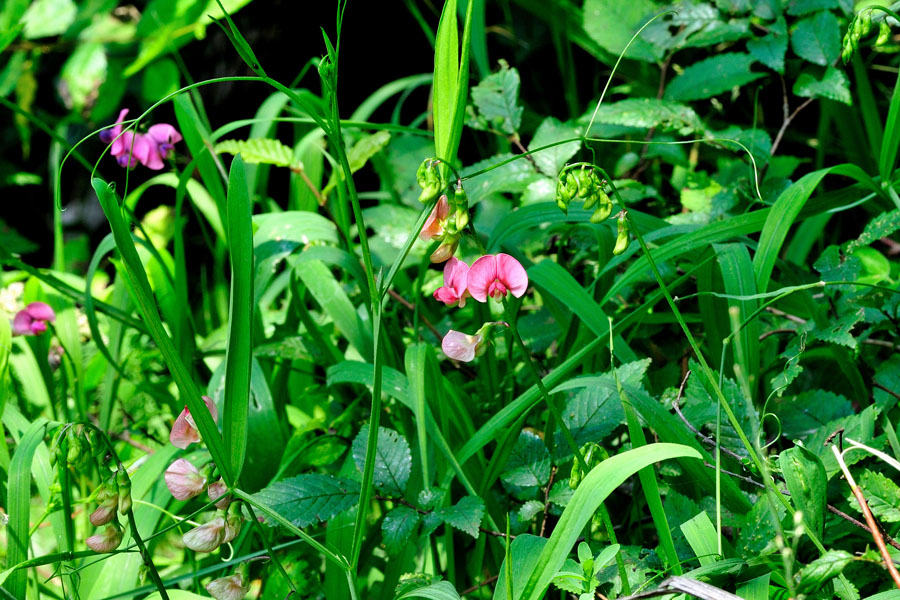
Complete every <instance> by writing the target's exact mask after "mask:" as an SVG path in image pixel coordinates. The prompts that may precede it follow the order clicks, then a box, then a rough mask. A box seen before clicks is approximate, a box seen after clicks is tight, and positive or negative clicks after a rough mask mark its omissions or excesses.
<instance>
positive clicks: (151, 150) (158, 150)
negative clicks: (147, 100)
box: [100, 108, 183, 171]
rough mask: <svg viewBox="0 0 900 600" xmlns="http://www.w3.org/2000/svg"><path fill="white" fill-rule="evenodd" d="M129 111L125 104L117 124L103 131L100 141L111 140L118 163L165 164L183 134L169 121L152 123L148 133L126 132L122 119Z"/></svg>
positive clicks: (152, 165) (129, 164)
mask: <svg viewBox="0 0 900 600" xmlns="http://www.w3.org/2000/svg"><path fill="white" fill-rule="evenodd" d="M127 115H128V109H127V108H123V109H122V110H121V111H120V112H119V117H118V119H117V120H116V125H115V127H112V128H110V129H104V130H103V131H101V132H100V141H101V142H103V143H104V144H112V146H111V147H110V149H109V153H110V154H112V155H113V156H114V157H115V158H116V160H117V161H118V162H119V166H122V167H128V168H131V167H134V166H135V165H137V164H138V163H141V164H142V165H144V166H145V167H147V168H148V169H152V170H154V171H159V170H160V169H162V168H163V166H164V164H163V160H165V159H166V158H167V157H168V156H169V153H170V152H172V150H173V149H174V147H175V144H176V143H177V142H180V141H181V140H182V139H183V138H182V137H181V134H180V133H178V131H177V130H176V129H175V128H174V127H172V126H171V125H169V124H168V123H159V124H157V125H153V126H151V127H150V129H149V130H148V131H147V133H146V134H144V133H135V132H133V131H125V132H124V133H123V132H122V121H124V120H125V117H126V116H127Z"/></svg>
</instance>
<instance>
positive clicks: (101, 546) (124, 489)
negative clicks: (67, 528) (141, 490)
mask: <svg viewBox="0 0 900 600" xmlns="http://www.w3.org/2000/svg"><path fill="white" fill-rule="evenodd" d="M97 500H98V501H99V505H98V506H97V508H96V510H94V512H92V513H91V516H90V521H91V525H93V526H94V527H103V529H102V530H101V531H99V532H97V533H95V534H94V535H92V536H91V537H89V538H88V539H87V540H85V543H86V544H87V545H88V548H90V549H91V550H93V551H94V552H112V551H113V550H115V549H116V548H118V547H119V545H120V544H121V543H122V536H123V533H124V530H123V528H122V526H121V525H120V524H119V519H118V517H117V516H116V515H117V514H120V515H126V514H127V513H128V511H129V510H131V478H130V477H128V472H127V471H126V470H125V469H123V468H119V470H117V471H116V472H115V473H113V474H111V475H110V476H109V479H107V480H106V481H105V482H104V483H103V485H101V486H100V488H99V489H98V490H97Z"/></svg>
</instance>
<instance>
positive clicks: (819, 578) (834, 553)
mask: <svg viewBox="0 0 900 600" xmlns="http://www.w3.org/2000/svg"><path fill="white" fill-rule="evenodd" d="M852 560H853V555H852V554H850V553H849V552H846V551H844V550H828V551H827V552H825V553H824V554H823V555H822V556H820V557H819V558H817V559H816V560H814V561H812V562H811V563H809V564H808V565H806V566H805V567H803V568H802V569H800V572H799V573H797V574H796V575H795V576H794V578H795V579H796V580H797V583H798V587H797V592H799V593H801V594H809V593H812V592H815V591H817V590H819V589H820V588H821V587H822V586H824V585H825V584H826V583H827V582H829V581H830V580H832V579H833V578H835V577H837V576H838V575H840V574H841V571H843V570H844V567H846V566H847V565H849V564H850V562H851V561H852Z"/></svg>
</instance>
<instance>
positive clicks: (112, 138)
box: [100, 108, 128, 156]
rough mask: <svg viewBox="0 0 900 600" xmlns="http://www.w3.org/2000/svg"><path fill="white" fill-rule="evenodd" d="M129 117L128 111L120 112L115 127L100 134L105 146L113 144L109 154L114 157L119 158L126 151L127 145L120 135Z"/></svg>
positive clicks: (124, 109) (125, 109)
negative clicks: (124, 122) (123, 124)
mask: <svg viewBox="0 0 900 600" xmlns="http://www.w3.org/2000/svg"><path fill="white" fill-rule="evenodd" d="M127 115H128V109H127V108H123V109H122V110H121V111H119V118H118V119H116V124H115V126H114V127H111V128H110V129H104V130H103V131H101V132H100V141H101V142H103V143H104V144H112V148H110V149H109V152H110V154H112V155H113V156H119V155H120V154H122V152H123V151H124V146H125V144H124V142H123V140H122V138H121V137H119V135H120V134H121V133H122V121H124V120H125V117H126V116H127Z"/></svg>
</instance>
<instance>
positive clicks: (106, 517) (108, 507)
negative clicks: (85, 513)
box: [90, 495, 119, 527]
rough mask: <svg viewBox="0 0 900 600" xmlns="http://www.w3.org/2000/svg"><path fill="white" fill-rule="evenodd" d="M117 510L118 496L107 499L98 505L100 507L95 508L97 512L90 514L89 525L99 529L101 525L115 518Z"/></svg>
mask: <svg viewBox="0 0 900 600" xmlns="http://www.w3.org/2000/svg"><path fill="white" fill-rule="evenodd" d="M118 508H119V497H118V495H116V496H113V497H111V498H107V499H106V500H104V501H103V502H101V503H100V506H98V507H97V510H95V511H94V512H92V513H91V516H90V521H91V525H93V526H94V527H100V526H101V525H106V524H107V523H109V522H110V521H112V520H113V517H115V516H116V510H117V509H118Z"/></svg>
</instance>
